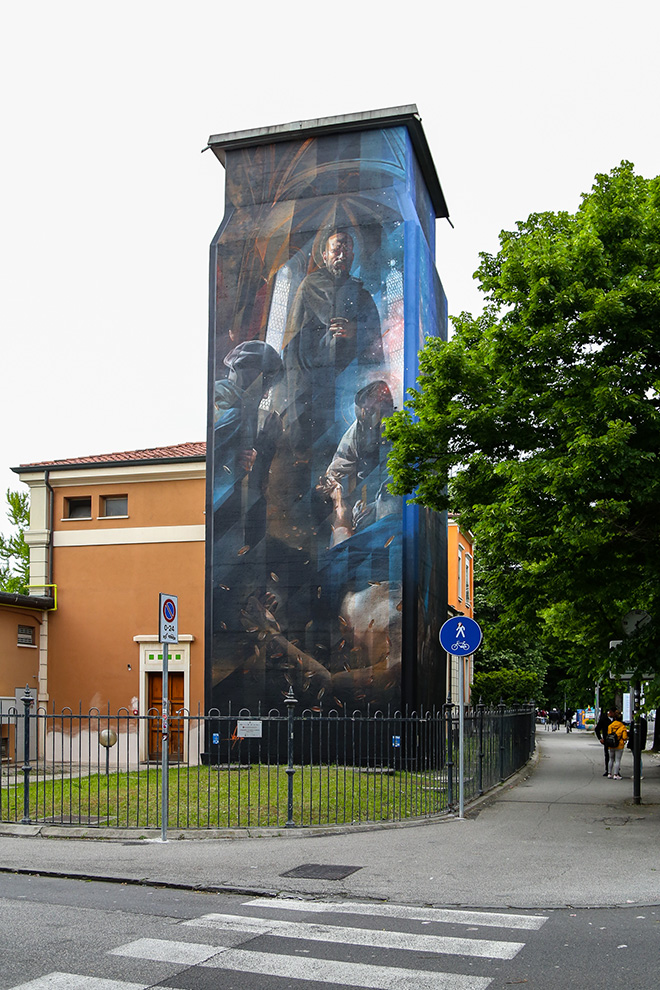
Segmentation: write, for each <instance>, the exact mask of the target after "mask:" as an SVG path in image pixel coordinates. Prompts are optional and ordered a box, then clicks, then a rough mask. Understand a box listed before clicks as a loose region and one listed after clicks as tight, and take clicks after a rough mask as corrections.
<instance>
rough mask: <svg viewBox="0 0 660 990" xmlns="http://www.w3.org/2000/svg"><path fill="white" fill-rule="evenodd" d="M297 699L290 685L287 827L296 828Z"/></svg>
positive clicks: (288, 695) (288, 701) (288, 703)
mask: <svg viewBox="0 0 660 990" xmlns="http://www.w3.org/2000/svg"><path fill="white" fill-rule="evenodd" d="M297 703H298V702H297V699H296V698H295V697H294V694H293V688H292V687H291V686H289V693H288V694H287V695H286V696H285V698H284V704H285V705H286V716H287V719H286V721H287V727H286V731H287V740H286V749H287V768H286V772H287V776H288V780H287V819H286V827H287V828H295V827H296V823H295V822H294V820H293V775H294V773H295V772H296V771H295V770H294V768H293V706H294V705H296V704H297Z"/></svg>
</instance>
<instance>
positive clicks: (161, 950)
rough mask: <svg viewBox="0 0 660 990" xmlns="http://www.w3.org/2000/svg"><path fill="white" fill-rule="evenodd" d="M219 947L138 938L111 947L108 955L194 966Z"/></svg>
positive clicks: (214, 952)
mask: <svg viewBox="0 0 660 990" xmlns="http://www.w3.org/2000/svg"><path fill="white" fill-rule="evenodd" d="M219 951H220V949H219V948H218V946H216V945H199V944H197V943H195V942H175V941H173V940H172V941H170V940H169V939H168V940H166V939H160V938H139V939H137V940H136V941H135V942H128V943H127V944H126V945H120V946H119V948H118V949H111V951H110V952H108V955H109V956H130V957H131V958H134V959H150V960H151V961H152V962H171V963H181V964H182V965H186V966H196V965H198V964H199V963H201V962H204V960H205V959H209V958H210V957H211V956H214V955H215V954H216V952H219Z"/></svg>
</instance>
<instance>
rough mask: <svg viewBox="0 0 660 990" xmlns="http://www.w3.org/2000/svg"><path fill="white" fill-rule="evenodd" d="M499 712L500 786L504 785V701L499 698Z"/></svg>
mask: <svg viewBox="0 0 660 990" xmlns="http://www.w3.org/2000/svg"><path fill="white" fill-rule="evenodd" d="M497 707H498V708H499V710H500V784H502V783H504V748H505V747H504V709H505V707H506V706H505V704H504V700H503V699H502V698H500V703H499V705H498V706H497Z"/></svg>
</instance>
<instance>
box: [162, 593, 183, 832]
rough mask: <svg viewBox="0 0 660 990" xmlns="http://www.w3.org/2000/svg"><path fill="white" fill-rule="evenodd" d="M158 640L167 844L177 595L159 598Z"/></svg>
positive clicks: (176, 635) (164, 826)
mask: <svg viewBox="0 0 660 990" xmlns="http://www.w3.org/2000/svg"><path fill="white" fill-rule="evenodd" d="M158 638H159V640H160V642H161V644H162V647H163V724H162V736H161V740H162V741H161V761H162V773H161V789H160V793H161V805H162V806H161V822H160V827H161V839H162V841H163V842H167V820H168V818H169V800H170V702H169V698H168V683H167V675H168V669H167V665H168V660H169V657H168V654H167V644H168V643H178V642H179V599H178V598H177V596H176V595H165V594H163V593H162V592H161V594H160V595H159V596H158Z"/></svg>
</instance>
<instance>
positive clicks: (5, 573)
mask: <svg viewBox="0 0 660 990" xmlns="http://www.w3.org/2000/svg"><path fill="white" fill-rule="evenodd" d="M7 505H8V511H7V518H8V519H9V522H10V523H11V526H12V528H13V530H14V532H12V533H11V534H10V535H9V536H3V535H2V534H0V590H2V591H11V592H14V593H17V594H21V595H27V594H28V584H29V581H30V548H29V547H28V545H27V543H26V542H25V539H24V537H23V534H24V532H25V530H26V529H27V527H28V524H29V521H30V499H29V496H28V493H27V492H12V491H11V490H10V489H8V490H7Z"/></svg>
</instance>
